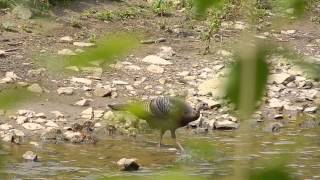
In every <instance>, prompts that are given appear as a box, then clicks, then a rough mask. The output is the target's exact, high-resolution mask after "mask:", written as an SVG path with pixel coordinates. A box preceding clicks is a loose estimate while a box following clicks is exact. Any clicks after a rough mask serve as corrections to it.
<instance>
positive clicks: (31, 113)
mask: <svg viewBox="0 0 320 180" xmlns="http://www.w3.org/2000/svg"><path fill="white" fill-rule="evenodd" d="M17 113H18V115H19V116H25V117H29V118H32V117H34V115H35V112H34V111H31V110H26V109H20V110H18V112H17Z"/></svg>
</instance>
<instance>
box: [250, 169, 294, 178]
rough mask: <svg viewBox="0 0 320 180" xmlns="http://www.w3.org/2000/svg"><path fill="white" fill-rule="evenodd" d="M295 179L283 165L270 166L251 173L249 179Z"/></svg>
mask: <svg viewBox="0 0 320 180" xmlns="http://www.w3.org/2000/svg"><path fill="white" fill-rule="evenodd" d="M271 179H272V180H293V178H291V177H290V174H289V173H288V172H287V170H286V168H284V167H283V166H277V167H268V168H266V169H263V170H256V171H253V172H251V173H250V178H249V180H271Z"/></svg>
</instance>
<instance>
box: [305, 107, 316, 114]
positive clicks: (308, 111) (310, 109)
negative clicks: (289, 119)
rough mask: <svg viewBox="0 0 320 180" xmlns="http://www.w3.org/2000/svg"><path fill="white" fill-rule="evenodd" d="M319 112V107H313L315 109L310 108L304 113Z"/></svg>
mask: <svg viewBox="0 0 320 180" xmlns="http://www.w3.org/2000/svg"><path fill="white" fill-rule="evenodd" d="M317 110H318V107H317V106H313V107H308V108H306V109H304V112H307V113H315V112H317Z"/></svg>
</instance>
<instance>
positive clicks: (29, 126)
mask: <svg viewBox="0 0 320 180" xmlns="http://www.w3.org/2000/svg"><path fill="white" fill-rule="evenodd" d="M22 126H23V127H24V128H25V129H28V130H31V131H34V130H41V129H44V127H43V126H42V125H40V124H38V123H24V124H22Z"/></svg>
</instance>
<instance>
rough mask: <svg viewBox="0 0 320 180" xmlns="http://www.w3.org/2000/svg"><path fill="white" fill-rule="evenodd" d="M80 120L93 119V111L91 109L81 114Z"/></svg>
mask: <svg viewBox="0 0 320 180" xmlns="http://www.w3.org/2000/svg"><path fill="white" fill-rule="evenodd" d="M81 118H83V119H92V118H93V109H92V107H90V108H88V109H86V110H84V111H82V112H81Z"/></svg>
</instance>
